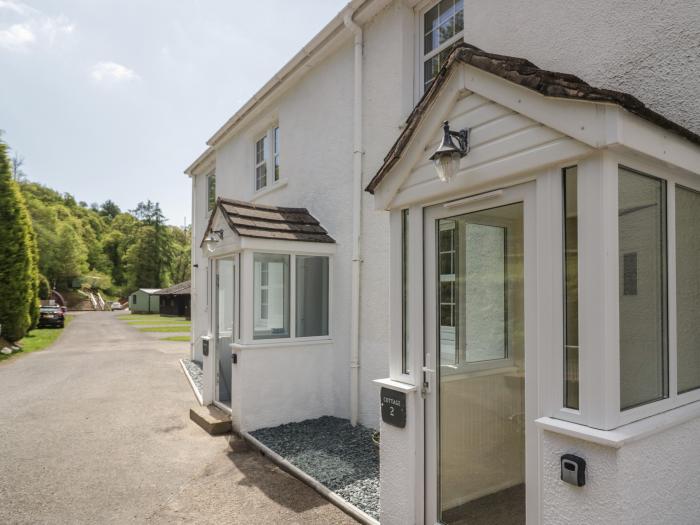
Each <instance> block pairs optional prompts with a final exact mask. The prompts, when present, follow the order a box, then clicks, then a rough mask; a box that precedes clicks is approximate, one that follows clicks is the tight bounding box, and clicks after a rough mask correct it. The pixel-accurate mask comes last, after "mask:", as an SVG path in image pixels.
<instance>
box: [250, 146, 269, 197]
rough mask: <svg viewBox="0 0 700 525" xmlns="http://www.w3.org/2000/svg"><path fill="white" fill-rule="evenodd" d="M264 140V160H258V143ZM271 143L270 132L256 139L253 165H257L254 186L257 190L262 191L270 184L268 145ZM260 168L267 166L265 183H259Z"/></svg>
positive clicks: (254, 172)
mask: <svg viewBox="0 0 700 525" xmlns="http://www.w3.org/2000/svg"><path fill="white" fill-rule="evenodd" d="M261 142H262V149H263V150H262V160H260V161H258V145H259V144H260V143H261ZM268 144H269V137H268V134H267V133H266V134H265V135H263V136H261V137H259V138H258V139H257V140H256V141H255V144H254V145H253V151H254V153H253V155H254V157H253V160H254V162H253V165H254V166H255V169H254V171H253V187H254V188H255V191H261V190H264V189H265V188H267V185H268V170H267V164H268V162H267V161H268V156H269V155H268V150H269V148H268V146H267V145H268ZM260 168H265V182H264V183H263V184H260V185H258V169H260Z"/></svg>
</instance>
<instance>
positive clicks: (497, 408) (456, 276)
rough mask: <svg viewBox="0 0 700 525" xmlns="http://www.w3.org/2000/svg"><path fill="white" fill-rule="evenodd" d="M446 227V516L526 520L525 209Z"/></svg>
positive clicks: (442, 476) (492, 212) (441, 285)
mask: <svg viewBox="0 0 700 525" xmlns="http://www.w3.org/2000/svg"><path fill="white" fill-rule="evenodd" d="M437 228H438V231H437V234H438V235H437V238H438V246H437V254H436V255H437V258H438V269H439V270H438V272H439V275H438V282H437V283H436V285H437V287H438V296H439V310H440V311H439V312H438V317H439V320H440V332H439V336H438V337H439V352H440V356H439V357H440V359H439V363H440V369H439V394H438V396H439V397H438V407H439V408H438V410H439V440H438V447H439V452H438V457H439V477H438V479H439V494H438V496H439V506H438V509H439V511H438V512H439V516H438V519H439V520H440V521H441V522H442V523H445V524H453V523H454V524H462V523H525V486H524V483H525V425H524V421H525V418H524V413H525V404H524V403H525V388H524V387H525V374H524V372H525V370H524V272H523V271H524V266H523V263H524V259H523V204H522V203H516V204H511V205H507V206H502V207H498V208H492V209H489V210H483V211H479V212H474V213H469V214H465V215H461V216H459V217H451V218H449V219H441V220H439V221H438V225H437ZM446 254H449V257H448V256H447V255H446ZM448 306H449V308H448ZM450 322H451V323H452V324H450Z"/></svg>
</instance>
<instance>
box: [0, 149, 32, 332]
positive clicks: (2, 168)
mask: <svg viewBox="0 0 700 525" xmlns="http://www.w3.org/2000/svg"><path fill="white" fill-rule="evenodd" d="M0 225H1V226H0V294H1V295H0V325H2V328H1V330H2V333H1V335H2V337H3V338H5V339H7V340H8V341H18V340H20V339H21V338H22V337H24V336H25V335H26V333H27V331H28V330H29V329H30V328H31V327H32V323H33V322H34V321H36V317H37V315H38V296H37V294H38V288H39V271H38V268H37V261H38V252H37V246H36V240H35V237H34V231H33V230H32V223H31V218H30V217H29V212H28V211H27V206H26V204H25V201H24V197H23V196H22V194H21V192H20V190H19V187H18V185H17V183H16V182H15V181H14V180H13V178H12V171H11V169H10V159H9V157H8V154H7V146H6V145H5V144H4V143H3V142H0Z"/></svg>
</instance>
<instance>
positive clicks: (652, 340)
mask: <svg viewBox="0 0 700 525" xmlns="http://www.w3.org/2000/svg"><path fill="white" fill-rule="evenodd" d="M618 229H619V231H618V235H619V279H620V285H619V288H620V289H619V298H620V308H619V309H620V313H619V315H620V408H621V410H625V409H628V408H633V407H636V406H639V405H643V404H645V403H650V402H652V401H657V400H659V399H663V398H665V397H668V350H667V333H666V329H667V310H666V183H665V182H664V181H662V180H660V179H656V178H654V177H650V176H647V175H642V174H640V173H636V172H633V171H630V170H626V169H624V168H620V171H619V175H618Z"/></svg>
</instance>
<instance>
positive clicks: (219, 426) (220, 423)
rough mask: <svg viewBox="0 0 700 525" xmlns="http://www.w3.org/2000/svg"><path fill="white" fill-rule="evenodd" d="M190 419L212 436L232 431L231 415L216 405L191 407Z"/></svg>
mask: <svg viewBox="0 0 700 525" xmlns="http://www.w3.org/2000/svg"><path fill="white" fill-rule="evenodd" d="M190 419H191V420H192V421H194V422H195V423H197V424H198V425H199V426H200V427H202V428H203V429H204V430H205V431H206V432H207V434H210V435H212V436H220V435H222V434H228V433H230V432H231V416H229V415H228V414H227V413H226V412H224V411H223V410H220V409H218V408H216V407H215V406H214V405H209V406H206V407H200V406H198V407H193V408H190Z"/></svg>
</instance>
